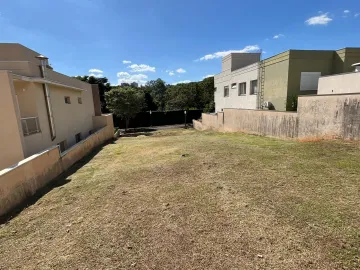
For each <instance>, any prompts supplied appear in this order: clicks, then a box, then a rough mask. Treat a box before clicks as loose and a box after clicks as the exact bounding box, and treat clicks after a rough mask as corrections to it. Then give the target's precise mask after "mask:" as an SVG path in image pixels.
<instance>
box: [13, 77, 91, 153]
mask: <svg viewBox="0 0 360 270" xmlns="http://www.w3.org/2000/svg"><path fill="white" fill-rule="evenodd" d="M14 85H15V89H16V94H17V99H18V102H19V107H20V112H21V116H22V117H35V116H38V117H39V123H40V129H41V133H36V134H32V135H29V136H25V137H24V141H25V156H26V157H28V156H31V155H33V154H35V153H38V152H39V151H42V150H44V149H47V148H49V147H51V146H53V145H56V144H58V143H60V142H61V141H64V140H66V141H67V145H68V146H69V147H70V146H72V145H74V144H75V142H76V141H75V134H77V133H81V136H82V138H86V137H87V136H88V135H89V131H92V130H93V119H92V118H93V116H94V115H95V111H94V102H93V91H92V88H91V85H90V84H85V86H86V88H84V91H78V90H73V89H69V88H64V87H59V86H55V85H48V87H49V90H50V97H51V104H52V109H53V115H54V123H55V129H56V138H55V140H54V141H52V140H51V135H50V127H49V120H48V115H47V110H46V102H45V97H44V91H43V86H42V84H39V83H30V82H26V83H25V82H15V84H14ZM65 96H69V97H70V100H71V104H67V103H65V99H64V98H65ZM78 97H81V99H82V104H79V103H78Z"/></svg>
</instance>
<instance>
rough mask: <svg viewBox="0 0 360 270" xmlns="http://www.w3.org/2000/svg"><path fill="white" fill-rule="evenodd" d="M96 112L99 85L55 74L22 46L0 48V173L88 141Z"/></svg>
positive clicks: (4, 45)
mask: <svg viewBox="0 0 360 270" xmlns="http://www.w3.org/2000/svg"><path fill="white" fill-rule="evenodd" d="M100 108H101V107H100V99H99V89H98V86H97V85H91V84H88V83H86V82H82V81H79V80H77V79H75V78H72V77H68V76H66V75H63V74H61V73H58V72H56V71H54V70H53V68H52V67H51V66H50V65H49V63H48V59H47V58H46V57H44V56H42V55H41V54H40V53H38V52H35V51H33V50H31V49H29V48H26V47H24V46H23V45H21V44H10V43H9V44H7V43H6V44H5V43H2V44H0V121H1V132H0V170H1V169H3V168H5V167H8V166H11V165H13V164H16V163H17V162H19V161H20V160H22V159H24V158H26V157H29V156H31V155H33V154H36V153H38V152H40V151H42V150H45V149H47V148H49V147H51V146H53V145H59V146H60V149H61V151H65V150H66V149H67V148H68V147H70V146H72V145H74V144H76V143H77V142H79V141H81V140H82V139H84V138H86V137H87V136H89V134H91V133H92V132H93V131H94V121H96V120H94V119H95V118H96V116H100V115H101V109H100Z"/></svg>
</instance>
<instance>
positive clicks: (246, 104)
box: [214, 48, 360, 112]
mask: <svg viewBox="0 0 360 270" xmlns="http://www.w3.org/2000/svg"><path fill="white" fill-rule="evenodd" d="M245 55H248V54H246V53H232V54H230V55H228V56H225V57H224V58H223V65H222V72H221V73H220V74H217V75H215V78H214V79H215V88H216V92H215V110H216V112H218V111H221V110H222V109H224V108H243V109H265V108H266V109H267V108H269V109H275V110H279V111H286V110H292V104H293V102H294V100H297V97H298V96H299V95H309V94H316V93H317V87H318V80H319V78H320V77H321V76H326V75H332V74H339V73H344V72H350V71H353V69H354V68H353V67H352V65H353V64H354V63H356V62H360V48H344V49H341V50H337V51H332V50H329V51H326V50H289V51H286V52H283V53H280V54H278V55H275V56H272V57H270V58H267V59H265V60H262V61H260V62H259V60H256V59H255V58H256V57H258V58H260V54H253V53H251V54H249V55H250V57H249V58H250V59H252V60H253V62H252V63H248V58H245ZM256 55H257V56H256ZM229 59H230V60H229ZM244 60H245V61H244ZM226 63H230V65H229V64H226ZM256 65H257V68H256ZM244 88H245V90H243V89H244ZM244 93H245V94H244Z"/></svg>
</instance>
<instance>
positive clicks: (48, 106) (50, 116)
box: [36, 55, 56, 141]
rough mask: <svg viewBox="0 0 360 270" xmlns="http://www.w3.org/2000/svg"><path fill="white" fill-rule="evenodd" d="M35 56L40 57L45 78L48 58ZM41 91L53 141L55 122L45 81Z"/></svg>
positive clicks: (41, 69) (42, 73)
mask: <svg viewBox="0 0 360 270" xmlns="http://www.w3.org/2000/svg"><path fill="white" fill-rule="evenodd" d="M36 58H37V59H40V61H41V65H40V71H41V77H42V78H44V79H46V65H47V60H48V58H47V57H45V56H43V55H39V56H37V57H36ZM43 91H44V96H45V103H46V111H47V115H48V120H49V127H50V134H51V140H52V141H53V140H55V138H56V130H55V123H54V115H53V111H52V106H51V98H50V91H49V87H48V85H47V83H43Z"/></svg>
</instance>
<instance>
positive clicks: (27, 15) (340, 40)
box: [0, 0, 360, 84]
mask: <svg viewBox="0 0 360 270" xmlns="http://www.w3.org/2000/svg"><path fill="white" fill-rule="evenodd" d="M359 27H360V4H359V1H358V0H351V1H346V0H343V1H340V0H337V1H332V0H319V1H316V0H312V1H309V0H301V1H300V0H299V1H289V0H286V1H284V0H281V1H277V0H274V1H265V0H264V1H259V0H258V1H240V0H237V1H236V0H233V1H229V0H221V1H219V0H212V1H209V0H206V1H205V0H182V1H173V0H56V1H49V0H32V1H29V0H12V1H5V0H2V4H1V5H0V42H17V43H21V44H23V45H25V46H27V47H29V48H31V49H33V50H35V51H37V52H39V53H41V54H44V55H46V56H48V57H49V58H50V60H49V61H50V63H51V64H52V66H53V67H54V69H55V70H57V71H59V72H62V73H65V74H67V75H70V76H75V75H86V74H95V75H101V74H102V75H103V76H106V77H108V78H109V80H110V82H111V83H112V84H118V82H127V81H132V80H134V81H138V82H140V83H144V82H146V81H148V80H151V79H156V78H159V77H160V78H162V79H164V80H165V81H166V82H167V83H176V82H180V81H199V80H201V79H202V78H203V77H205V76H207V75H213V74H217V73H219V72H220V70H221V56H223V55H225V54H226V52H228V51H232V50H234V51H254V50H258V49H260V48H261V49H262V50H263V51H264V52H265V53H264V54H263V58H267V57H270V56H272V55H274V54H277V53H280V52H282V51H285V50H288V49H339V48H343V47H360V30H359ZM124 60H126V61H131V63H124V62H123V61H124ZM90 70H91V71H90ZM100 71H101V72H100Z"/></svg>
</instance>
